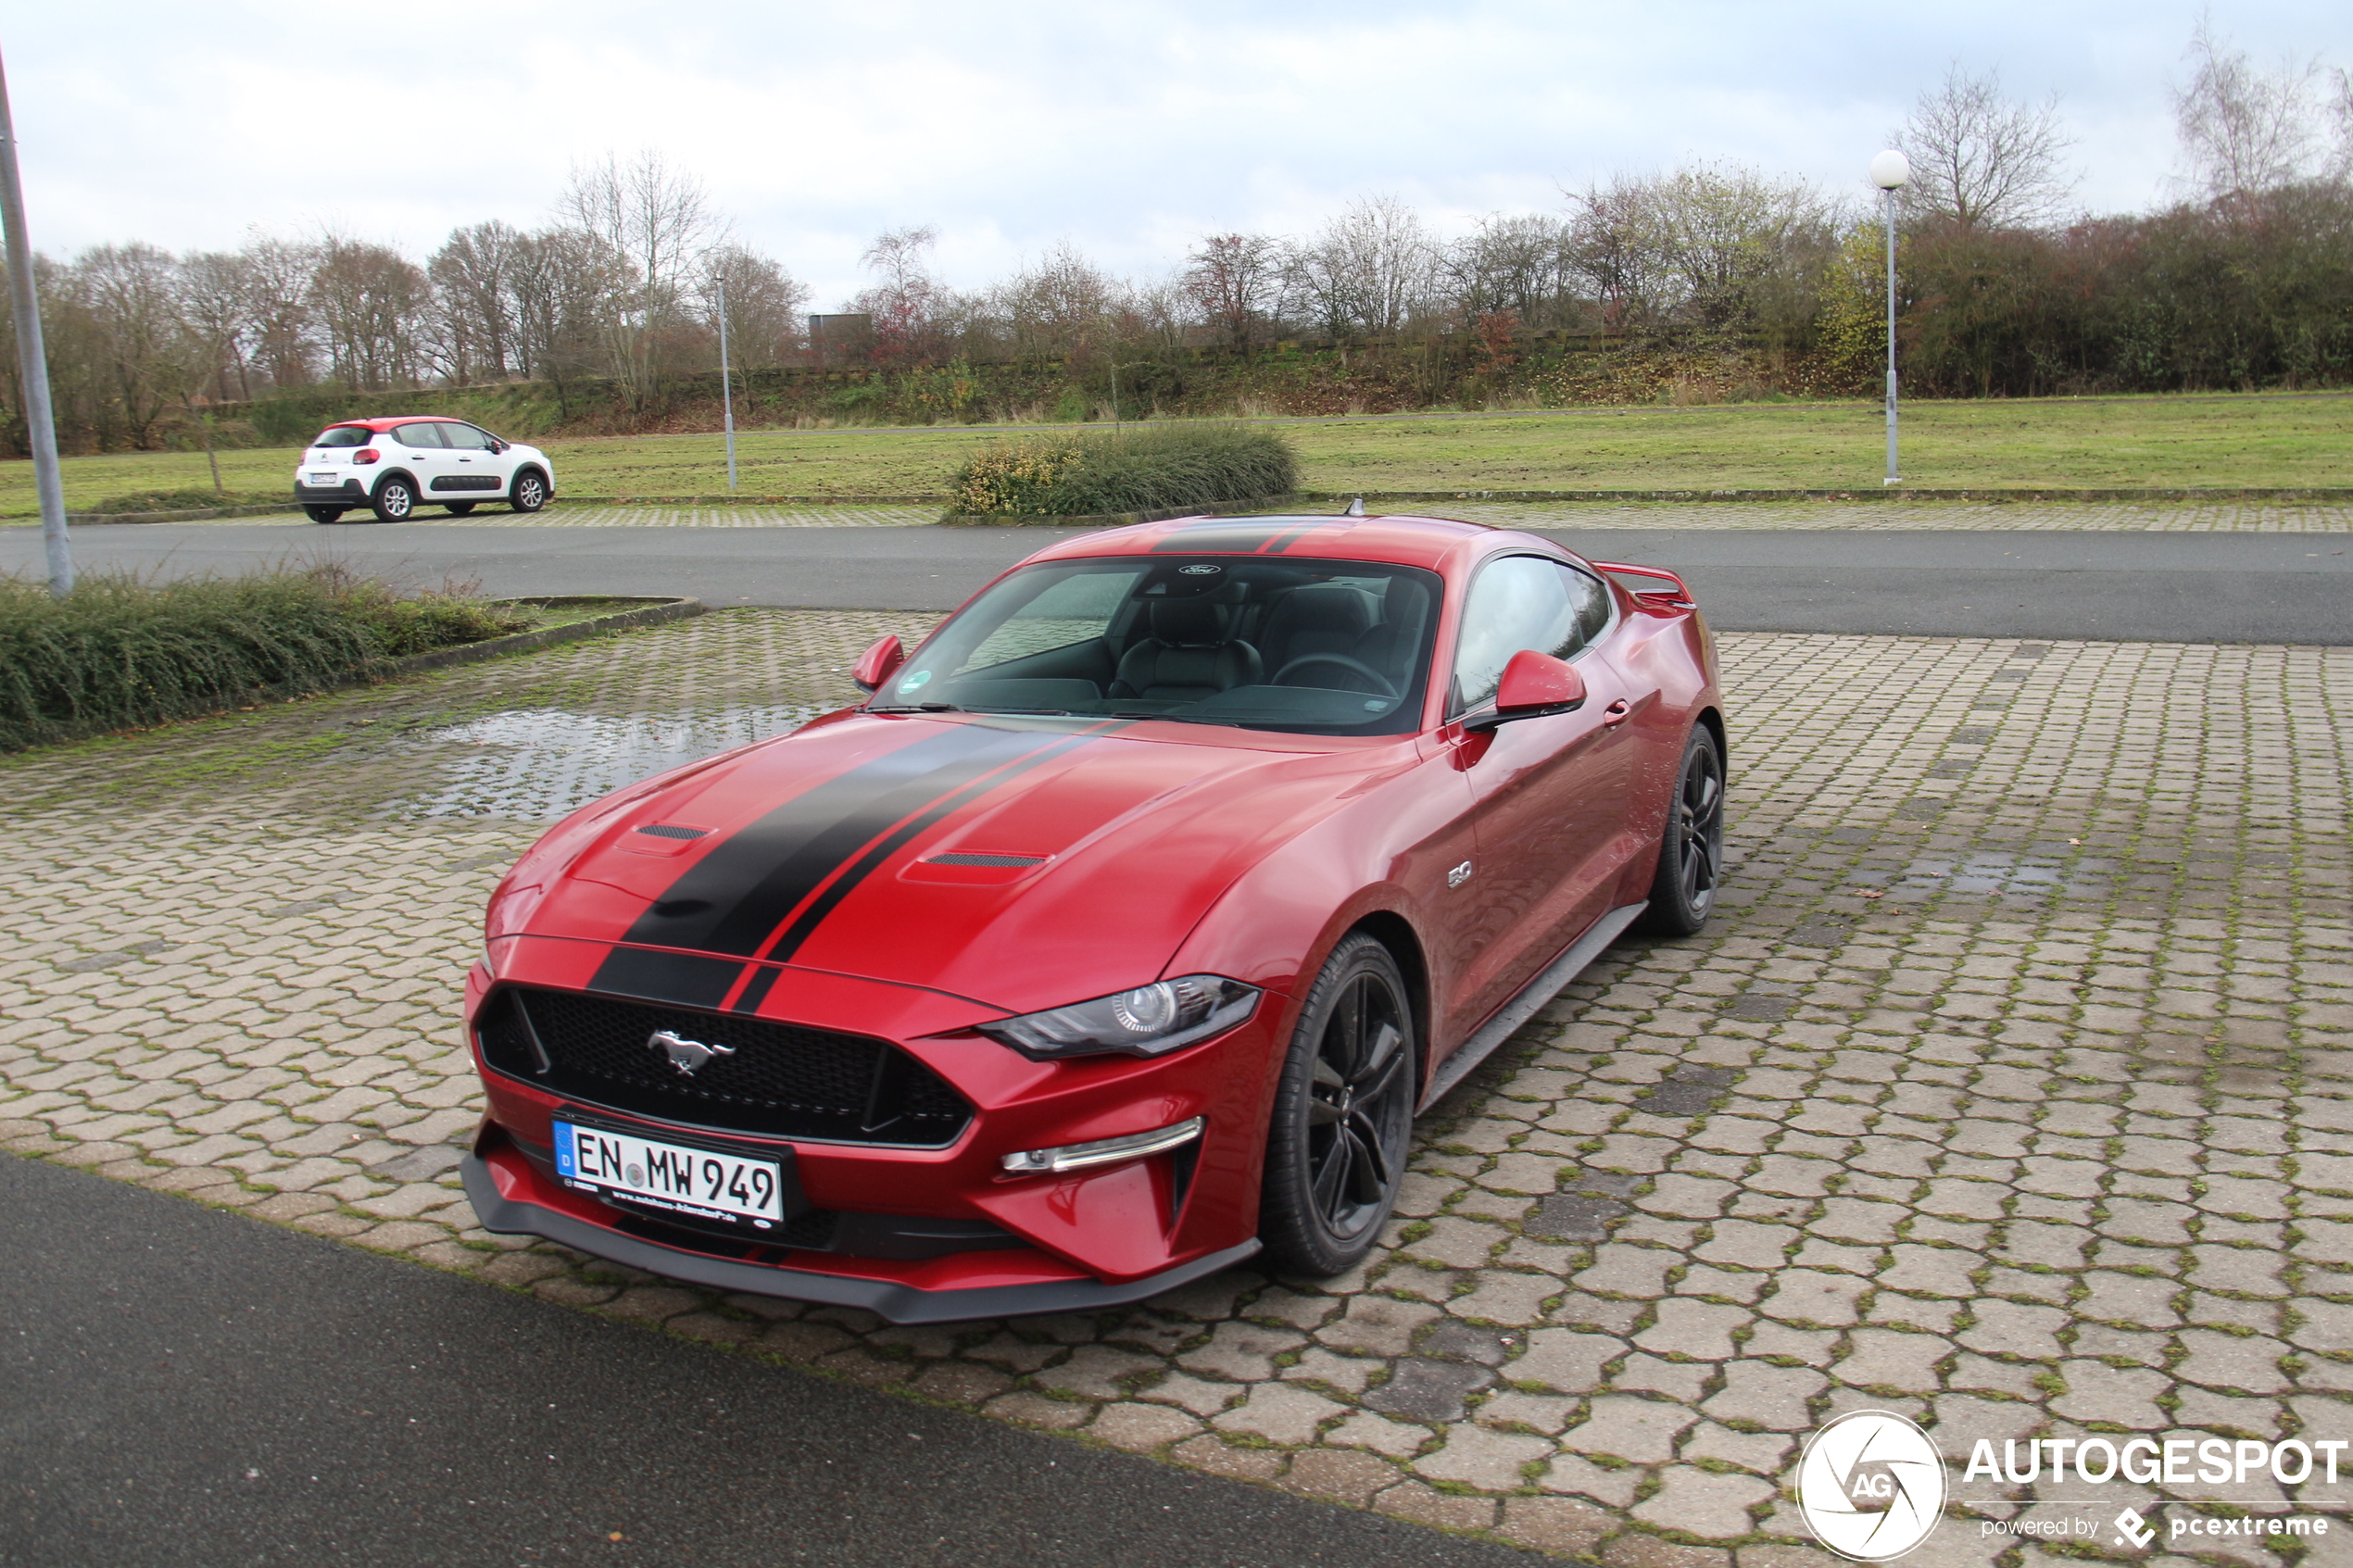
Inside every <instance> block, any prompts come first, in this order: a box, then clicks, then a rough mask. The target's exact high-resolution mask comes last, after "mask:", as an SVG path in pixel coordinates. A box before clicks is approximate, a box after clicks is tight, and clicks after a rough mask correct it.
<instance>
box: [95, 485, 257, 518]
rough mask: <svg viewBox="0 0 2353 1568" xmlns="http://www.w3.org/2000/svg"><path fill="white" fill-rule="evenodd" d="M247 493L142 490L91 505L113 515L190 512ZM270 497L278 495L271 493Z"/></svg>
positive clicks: (226, 502)
mask: <svg viewBox="0 0 2353 1568" xmlns="http://www.w3.org/2000/svg"><path fill="white" fill-rule="evenodd" d="M252 498H253V497H251V496H250V495H220V493H218V492H217V491H211V490H142V491H140V492H138V493H137V494H136V495H109V496H107V498H106V499H105V500H103V501H101V502H99V503H98V504H97V505H96V506H94V507H92V508H90V509H91V510H92V511H94V512H100V513H104V514H106V515H108V516H112V515H113V514H115V513H118V512H193V511H195V510H196V509H198V508H205V507H233V506H235V505H237V504H238V503H240V502H243V501H249V500H251V499H252ZM270 498H271V500H273V501H274V500H277V499H278V498H279V497H277V496H275V495H272V496H271V497H270Z"/></svg>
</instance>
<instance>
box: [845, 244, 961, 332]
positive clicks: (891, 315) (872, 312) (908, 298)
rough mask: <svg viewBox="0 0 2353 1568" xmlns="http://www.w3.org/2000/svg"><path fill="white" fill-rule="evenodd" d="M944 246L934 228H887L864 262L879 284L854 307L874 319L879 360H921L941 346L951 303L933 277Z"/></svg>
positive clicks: (861, 260)
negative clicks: (937, 252) (933, 258)
mask: <svg viewBox="0 0 2353 1568" xmlns="http://www.w3.org/2000/svg"><path fill="white" fill-rule="evenodd" d="M938 243H939V231H938V230H937V229H935V228H933V227H932V226H931V225H930V224H928V223H923V224H916V225H913V226H911V227H909V228H905V229H886V230H884V231H883V232H881V233H879V234H877V235H875V243H874V244H873V245H868V246H867V247H866V249H865V253H864V254H863V255H862V256H860V257H858V265H860V266H861V267H863V268H865V269H866V270H868V271H870V272H872V273H874V274H875V277H876V279H877V280H878V281H877V282H875V285H874V286H873V287H872V288H865V289H861V290H859V291H858V293H857V294H856V295H853V296H852V297H851V299H850V301H849V308H850V309H851V311H852V312H854V313H857V314H861V315H865V316H869V317H872V318H873V320H874V324H875V357H876V358H881V359H886V360H890V359H898V360H908V359H919V358H927V357H929V356H930V355H931V354H932V353H933V352H934V351H935V350H936V349H937V347H938V346H939V345H938V341H937V340H938V338H939V335H940V333H939V325H940V321H939V319H940V317H941V315H942V314H943V313H944V307H947V306H948V305H949V303H950V302H949V299H948V297H947V291H946V290H944V289H942V288H941V287H940V285H939V284H938V283H937V282H936V281H934V279H933V278H932V275H931V266H930V261H929V257H930V255H931V249H932V247H933V246H934V245H937V244H938Z"/></svg>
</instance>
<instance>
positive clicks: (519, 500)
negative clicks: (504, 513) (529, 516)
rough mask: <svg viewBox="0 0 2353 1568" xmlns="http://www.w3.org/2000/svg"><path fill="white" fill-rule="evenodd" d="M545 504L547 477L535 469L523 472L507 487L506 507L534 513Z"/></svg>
mask: <svg viewBox="0 0 2353 1568" xmlns="http://www.w3.org/2000/svg"><path fill="white" fill-rule="evenodd" d="M507 505H509V506H510V507H512V508H514V509H515V510H517V511H519V512H535V511H537V510H538V509H539V508H542V507H544V506H546V505H547V475H546V474H544V473H541V472H540V471H539V470H537V469H525V470H522V472H521V473H518V474H516V475H515V478H514V483H512V484H510V485H509V486H508V487H507Z"/></svg>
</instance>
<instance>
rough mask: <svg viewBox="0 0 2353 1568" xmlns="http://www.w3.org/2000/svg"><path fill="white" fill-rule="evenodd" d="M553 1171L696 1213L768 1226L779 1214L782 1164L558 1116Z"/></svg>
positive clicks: (655, 1206)
mask: <svg viewBox="0 0 2353 1568" xmlns="http://www.w3.org/2000/svg"><path fill="white" fill-rule="evenodd" d="M555 1133H556V1140H555V1141H556V1174H557V1175H559V1176H560V1177H561V1178H563V1181H564V1184H565V1185H567V1186H571V1187H574V1188H577V1189H578V1190H579V1191H582V1192H585V1193H592V1194H595V1195H596V1196H598V1197H600V1198H617V1199H619V1200H621V1201H623V1202H626V1203H630V1204H633V1205H635V1206H638V1207H641V1208H646V1209H651V1210H658V1211H661V1212H664V1213H672V1214H679V1215H683V1216H686V1217H687V1218H691V1219H697V1220H722V1221H726V1222H728V1223H735V1224H748V1225H749V1227H750V1228H751V1229H754V1230H769V1229H772V1228H773V1227H774V1226H776V1225H778V1224H781V1223H783V1222H784V1218H785V1182H784V1169H783V1167H782V1166H781V1165H780V1164H779V1163H777V1162H776V1161H774V1160H748V1159H746V1158H744V1157H743V1156H741V1155H736V1154H726V1153H722V1152H720V1151H718V1150H715V1149H709V1148H686V1147H685V1146H683V1145H679V1144H673V1143H661V1142H658V1141H656V1140H655V1139H652V1138H641V1137H638V1136H636V1135H634V1134H629V1133H617V1132H614V1131H613V1130H612V1129H611V1128H610V1127H589V1126H584V1125H582V1124H580V1123H575V1122H566V1121H563V1120H561V1119H558V1120H557V1121H556V1123H555Z"/></svg>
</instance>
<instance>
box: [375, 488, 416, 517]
mask: <svg viewBox="0 0 2353 1568" xmlns="http://www.w3.org/2000/svg"><path fill="white" fill-rule="evenodd" d="M416 509H417V492H416V490H415V489H414V488H413V487H411V486H410V484H409V482H408V481H407V480H405V479H387V480H385V481H384V483H382V484H379V485H377V486H376V502H375V512H376V521H378V522H406V521H409V516H410V514H412V513H414V512H415V511H416Z"/></svg>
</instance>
